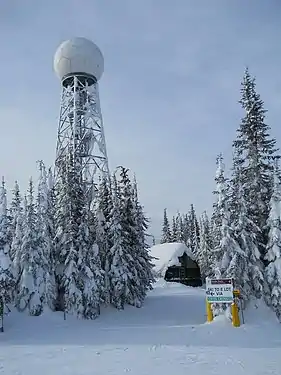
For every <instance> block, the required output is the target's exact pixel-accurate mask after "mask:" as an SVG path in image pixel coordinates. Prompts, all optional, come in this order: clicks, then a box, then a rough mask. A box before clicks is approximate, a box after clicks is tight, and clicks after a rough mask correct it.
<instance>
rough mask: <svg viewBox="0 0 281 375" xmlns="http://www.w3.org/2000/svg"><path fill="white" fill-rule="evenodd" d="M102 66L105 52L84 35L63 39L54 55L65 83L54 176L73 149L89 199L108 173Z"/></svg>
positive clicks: (56, 68) (62, 94)
mask: <svg viewBox="0 0 281 375" xmlns="http://www.w3.org/2000/svg"><path fill="white" fill-rule="evenodd" d="M103 68H104V60H103V56H102V53H101V52H100V50H99V48H98V47H97V46H96V45H95V44H94V43H93V42H91V41H89V40H87V39H85V38H74V39H71V40H68V41H65V42H63V43H62V44H61V45H60V46H59V48H58V49H57V51H56V54H55V58H54V69H55V72H56V74H57V76H58V77H59V79H60V80H61V84H62V93H61V104H60V116H59V126H58V137H57V147H56V161H55V176H58V175H59V173H60V166H62V165H63V160H64V159H65V158H67V157H68V155H69V150H70V148H71V150H73V154H74V157H75V159H76V160H78V161H79V163H77V168H79V169H80V173H81V179H82V182H83V183H84V184H85V188H86V190H87V193H88V194H89V199H90V201H91V200H92V197H93V193H94V191H95V188H96V186H97V184H98V182H99V181H100V178H101V177H102V175H109V168H108V159H107V152H106V144H105V136H104V129H103V121H102V114H101V108H100V101H99V89H98V81H99V79H100V78H101V76H102V74H103Z"/></svg>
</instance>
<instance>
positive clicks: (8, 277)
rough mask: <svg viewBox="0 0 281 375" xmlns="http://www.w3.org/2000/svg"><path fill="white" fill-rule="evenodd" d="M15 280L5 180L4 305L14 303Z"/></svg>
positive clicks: (1, 228) (1, 234)
mask: <svg viewBox="0 0 281 375" xmlns="http://www.w3.org/2000/svg"><path fill="white" fill-rule="evenodd" d="M14 287H15V279H14V273H13V267H12V261H11V258H10V241H9V223H8V212H7V193H6V188H5V183H4V180H2V186H0V296H1V297H2V298H3V299H4V303H10V302H12V297H13V289H14Z"/></svg>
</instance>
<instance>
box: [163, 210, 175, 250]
mask: <svg viewBox="0 0 281 375" xmlns="http://www.w3.org/2000/svg"><path fill="white" fill-rule="evenodd" d="M171 240H172V238H171V230H170V224H169V220H168V216H167V209H166V208H165V209H164V220H163V227H162V238H161V243H169V242H171Z"/></svg>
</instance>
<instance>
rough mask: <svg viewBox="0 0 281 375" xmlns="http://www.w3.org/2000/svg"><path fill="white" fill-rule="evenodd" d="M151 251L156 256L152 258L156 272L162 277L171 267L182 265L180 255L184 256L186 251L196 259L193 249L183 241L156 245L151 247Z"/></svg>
mask: <svg viewBox="0 0 281 375" xmlns="http://www.w3.org/2000/svg"><path fill="white" fill-rule="evenodd" d="M149 252H150V255H151V256H152V257H153V258H154V259H153V260H152V262H153V264H154V272H155V273H156V274H157V276H160V277H165V273H166V271H167V269H168V268H169V267H172V266H180V262H179V257H181V256H183V254H184V253H186V255H188V256H189V257H190V258H191V259H192V260H195V259H194V256H193V254H192V252H191V250H190V249H189V248H188V247H187V246H186V245H184V244H183V243H177V242H173V243H164V244H161V245H155V246H152V247H151V248H150V249H149Z"/></svg>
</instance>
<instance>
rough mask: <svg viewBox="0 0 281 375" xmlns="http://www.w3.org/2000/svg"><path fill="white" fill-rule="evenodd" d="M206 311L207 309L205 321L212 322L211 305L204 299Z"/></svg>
mask: <svg viewBox="0 0 281 375" xmlns="http://www.w3.org/2000/svg"><path fill="white" fill-rule="evenodd" d="M206 311H207V322H212V321H213V320H214V315H213V310H212V305H211V304H210V302H208V301H207V300H206Z"/></svg>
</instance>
